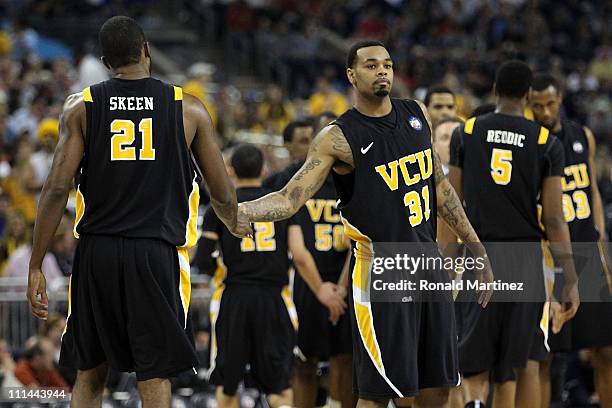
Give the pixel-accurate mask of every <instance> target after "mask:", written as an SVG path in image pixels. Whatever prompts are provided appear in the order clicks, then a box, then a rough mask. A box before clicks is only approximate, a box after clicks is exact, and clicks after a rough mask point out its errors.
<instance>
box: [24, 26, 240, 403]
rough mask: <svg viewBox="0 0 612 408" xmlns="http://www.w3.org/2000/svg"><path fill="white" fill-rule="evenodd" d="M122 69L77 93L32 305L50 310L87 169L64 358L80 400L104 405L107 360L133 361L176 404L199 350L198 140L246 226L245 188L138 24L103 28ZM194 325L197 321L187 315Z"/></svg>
mask: <svg viewBox="0 0 612 408" xmlns="http://www.w3.org/2000/svg"><path fill="white" fill-rule="evenodd" d="M100 45H101V48H102V53H103V57H102V62H103V63H104V64H105V65H106V67H107V68H109V69H110V71H111V73H112V76H113V78H112V79H110V80H108V81H105V82H102V83H99V84H97V85H94V86H91V87H88V88H85V89H84V90H83V92H80V93H77V94H74V95H71V96H69V97H68V98H67V100H66V103H65V104H64V109H63V112H62V115H61V120H60V141H59V144H58V147H57V149H56V152H55V157H54V160H53V166H52V168H51V172H50V174H49V177H48V178H47V181H46V183H45V185H44V188H43V190H42V193H41V197H40V202H39V206H38V214H37V219H36V225H35V228H34V243H33V248H32V256H31V259H30V272H29V279H28V293H27V295H28V300H29V304H30V308H31V311H32V313H33V314H34V315H35V316H36V317H39V318H41V319H45V318H46V317H47V315H48V310H47V307H48V300H47V294H46V284H45V276H44V274H43V271H41V263H42V259H43V257H44V254H45V252H46V250H47V247H48V246H49V242H50V241H51V238H52V236H53V233H54V231H55V229H56V227H57V225H58V223H59V221H60V218H61V216H62V214H63V211H64V208H65V206H66V201H67V199H68V193H69V192H70V190H71V188H72V181H73V178H74V177H75V175H76V176H77V183H78V188H77V219H76V222H75V228H74V232H75V236H77V237H79V244H78V247H77V250H76V255H75V260H74V268H73V271H72V276H71V279H70V286H69V288H68V296H69V299H68V318H67V325H66V329H65V331H64V334H63V338H62V350H61V356H60V364H61V365H66V366H71V367H74V368H76V369H77V370H78V372H77V378H76V383H75V386H74V389H73V394H72V406H74V407H93V406H100V404H101V399H102V391H103V390H104V384H105V381H106V377H107V374H108V370H109V367H112V368H114V369H116V370H119V371H135V372H136V377H137V379H138V388H139V391H140V395H141V397H142V401H143V406H144V407H147V408H148V407H168V406H169V404H170V396H171V395H170V381H169V380H168V377H170V376H172V375H174V374H176V373H179V372H181V371H185V370H190V369H192V367H194V366H195V365H197V363H198V361H197V358H196V355H195V351H194V348H193V338H192V333H191V328H190V319H189V314H188V308H189V296H190V291H191V287H190V282H189V259H188V255H187V249H188V248H189V247H190V246H191V245H193V244H194V243H195V237H196V219H197V208H198V201H199V193H198V184H197V181H196V180H197V172H196V169H195V168H194V166H193V164H192V161H191V158H190V150H191V152H192V153H193V156H194V157H195V159H196V162H197V164H198V165H199V166H200V168H201V169H202V171H203V173H204V177H205V178H206V181H207V183H208V185H209V187H210V193H211V199H212V203H213V206H214V208H215V209H216V211H217V213H218V214H219V217H220V218H221V219H222V220H223V222H224V223H226V225H227V226H228V227H229V228H230V229H231V230H232V231H233V233H235V234H237V235H245V234H247V233H250V229H249V228H242V229H241V228H238V227H237V220H236V196H235V192H234V189H233V187H232V185H231V183H230V181H229V178H228V177H227V173H226V172H225V167H224V165H223V161H222V160H221V155H220V153H219V150H218V148H217V147H216V144H215V142H214V140H213V138H214V135H213V129H212V125H211V120H210V117H209V115H208V113H207V112H206V109H205V108H204V106H202V104H201V103H200V102H199V101H198V100H197V99H196V98H193V97H190V96H188V95H183V94H182V90H181V88H179V87H173V86H172V85H168V84H165V83H163V82H161V81H158V80H156V79H153V78H151V77H150V72H151V69H150V67H151V59H150V54H149V47H148V45H147V42H146V39H145V37H144V34H143V32H142V29H141V28H140V27H139V26H138V24H137V23H136V22H135V21H134V20H132V19H130V18H128V17H122V16H118V17H113V18H111V19H109V20H107V21H106V22H105V23H104V25H103V26H102V28H101V29H100ZM188 326H189V327H188Z"/></svg>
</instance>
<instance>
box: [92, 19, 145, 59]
mask: <svg viewBox="0 0 612 408" xmlns="http://www.w3.org/2000/svg"><path fill="white" fill-rule="evenodd" d="M98 38H99V40H100V48H101V49H102V55H103V56H104V58H105V59H106V61H107V62H108V64H109V65H110V66H111V67H113V68H119V67H123V66H125V65H130V64H136V63H138V61H139V60H140V53H141V51H142V46H143V44H144V43H145V42H146V41H147V40H146V38H145V35H144V32H143V31H142V28H140V26H139V25H138V23H137V22H136V21H135V20H134V19H132V18H130V17H126V16H115V17H111V18H109V19H108V20H106V22H105V23H104V24H103V25H102V28H100V33H99V35H98Z"/></svg>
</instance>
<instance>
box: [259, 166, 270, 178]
mask: <svg viewBox="0 0 612 408" xmlns="http://www.w3.org/2000/svg"><path fill="white" fill-rule="evenodd" d="M267 176H268V167H267V166H261V171H260V172H259V177H260V178H262V179H264V178H266V177H267Z"/></svg>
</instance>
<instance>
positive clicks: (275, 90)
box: [259, 85, 295, 135]
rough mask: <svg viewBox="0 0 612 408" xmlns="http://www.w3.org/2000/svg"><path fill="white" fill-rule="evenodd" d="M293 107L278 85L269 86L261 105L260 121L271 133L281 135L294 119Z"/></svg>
mask: <svg viewBox="0 0 612 408" xmlns="http://www.w3.org/2000/svg"><path fill="white" fill-rule="evenodd" d="M294 114H295V112H294V110H293V105H292V104H291V102H289V101H286V100H285V99H284V97H283V90H282V89H281V88H280V87H279V86H278V85H269V86H268V88H267V89H266V94H265V97H264V100H263V101H262V102H261V104H259V120H260V121H261V122H262V123H263V126H264V128H265V129H266V131H268V132H269V133H272V134H275V135H279V134H281V132H282V131H283V129H284V128H285V126H287V124H288V123H289V122H291V121H292V120H293V117H294Z"/></svg>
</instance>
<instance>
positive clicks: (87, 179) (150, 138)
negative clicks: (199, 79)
mask: <svg viewBox="0 0 612 408" xmlns="http://www.w3.org/2000/svg"><path fill="white" fill-rule="evenodd" d="M182 99H183V98H182V90H181V88H179V87H174V86H172V85H168V84H165V83H163V82H161V81H159V80H156V79H153V78H144V79H139V80H133V81H132V80H122V79H117V78H113V79H110V80H108V81H105V82H101V83H99V84H97V85H94V86H91V87H88V88H85V89H84V90H83V100H84V102H85V108H86V115H87V128H86V132H85V152H84V156H83V159H82V162H81V166H80V170H79V172H78V174H77V175H76V183H77V214H76V222H75V227H74V233H75V236H76V237H77V238H78V236H79V235H80V234H100V235H115V236H124V237H133V238H156V239H161V240H164V241H166V242H168V243H170V244H171V245H174V246H177V247H180V248H182V249H186V248H189V247H191V246H193V245H195V243H196V238H197V231H196V223H197V213H198V206H199V201H200V198H199V180H198V175H197V172H196V169H195V167H194V165H193V162H192V159H191V154H190V152H189V147H188V146H187V142H186V141H185V134H184V129H183V107H182Z"/></svg>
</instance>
